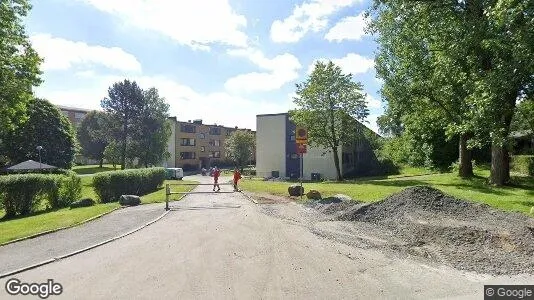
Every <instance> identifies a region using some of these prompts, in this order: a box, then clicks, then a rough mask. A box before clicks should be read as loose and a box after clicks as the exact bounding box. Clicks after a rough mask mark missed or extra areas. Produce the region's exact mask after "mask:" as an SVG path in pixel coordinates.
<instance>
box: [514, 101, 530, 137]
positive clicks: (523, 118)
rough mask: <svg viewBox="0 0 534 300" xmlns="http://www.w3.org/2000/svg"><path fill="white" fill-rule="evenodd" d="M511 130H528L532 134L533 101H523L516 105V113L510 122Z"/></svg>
mask: <svg viewBox="0 0 534 300" xmlns="http://www.w3.org/2000/svg"><path fill="white" fill-rule="evenodd" d="M512 130H514V131H519V130H528V131H530V132H531V133H532V134H534V101H533V100H524V101H521V103H519V104H518V105H517V111H516V113H515V114H514V119H513V120H512Z"/></svg>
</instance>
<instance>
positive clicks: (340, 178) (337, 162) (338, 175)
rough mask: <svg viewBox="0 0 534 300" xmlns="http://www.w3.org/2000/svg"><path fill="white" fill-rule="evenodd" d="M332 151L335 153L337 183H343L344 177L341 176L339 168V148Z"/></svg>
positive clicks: (333, 148)
mask: <svg viewBox="0 0 534 300" xmlns="http://www.w3.org/2000/svg"><path fill="white" fill-rule="evenodd" d="M332 151H333V152H334V165H335V166H336V175H337V181H341V180H343V176H342V175H341V170H340V168H339V155H338V153H337V147H335V146H334V147H332Z"/></svg>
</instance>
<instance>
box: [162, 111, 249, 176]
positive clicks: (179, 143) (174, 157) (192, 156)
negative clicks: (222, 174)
mask: <svg viewBox="0 0 534 300" xmlns="http://www.w3.org/2000/svg"><path fill="white" fill-rule="evenodd" d="M169 120H170V121H171V129H172V134H171V138H170V139H169V142H168V151H169V153H170V157H169V159H168V160H167V162H166V167H168V168H184V170H185V171H188V170H198V169H201V168H209V167H210V166H214V165H218V166H221V165H225V164H228V163H229V161H228V157H227V155H226V152H225V150H224V143H225V141H226V139H227V138H228V137H229V136H230V134H232V132H234V131H236V130H247V131H251V130H250V129H241V128H237V127H225V126H221V125H217V124H213V125H208V124H203V123H202V120H194V121H187V122H182V121H178V120H176V117H171V118H169ZM251 132H253V133H254V131H251ZM254 152H255V151H254Z"/></svg>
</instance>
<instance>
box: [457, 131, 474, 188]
mask: <svg viewBox="0 0 534 300" xmlns="http://www.w3.org/2000/svg"><path fill="white" fill-rule="evenodd" d="M468 139H469V137H468V135H467V134H465V133H464V134H462V135H461V136H460V145H459V158H458V161H459V163H460V170H459V171H458V175H459V176H460V177H462V178H468V177H472V176H473V163H472V162H471V157H472V155H471V150H469V149H467V140H468Z"/></svg>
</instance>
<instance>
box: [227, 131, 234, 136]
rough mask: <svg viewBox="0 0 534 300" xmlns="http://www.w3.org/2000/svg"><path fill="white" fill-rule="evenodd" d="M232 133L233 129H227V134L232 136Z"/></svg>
mask: <svg viewBox="0 0 534 300" xmlns="http://www.w3.org/2000/svg"><path fill="white" fill-rule="evenodd" d="M232 133H234V131H233V130H228V131H226V136H230V135H232Z"/></svg>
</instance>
